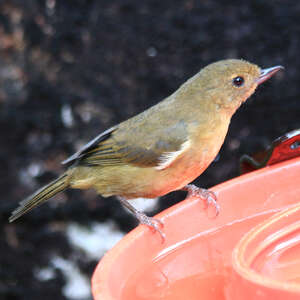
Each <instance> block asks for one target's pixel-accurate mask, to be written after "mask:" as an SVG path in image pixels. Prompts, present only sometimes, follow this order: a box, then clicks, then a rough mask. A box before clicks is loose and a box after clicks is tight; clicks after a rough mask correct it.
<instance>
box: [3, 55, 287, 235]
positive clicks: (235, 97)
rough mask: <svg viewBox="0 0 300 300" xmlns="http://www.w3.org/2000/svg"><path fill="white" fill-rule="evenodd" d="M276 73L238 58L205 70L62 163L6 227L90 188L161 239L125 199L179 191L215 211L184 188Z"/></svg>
mask: <svg viewBox="0 0 300 300" xmlns="http://www.w3.org/2000/svg"><path fill="white" fill-rule="evenodd" d="M282 68H283V67H282V66H276V67H272V68H268V69H260V68H259V67H258V66H256V65H254V64H252V63H249V62H247V61H244V60H238V59H228V60H222V61H218V62H216V63H212V64H210V65H208V66H206V67H205V68H203V69H202V70H201V71H200V72H199V73H197V74H196V75H195V76H193V77H192V78H190V79H189V80H188V81H186V82H185V83H184V84H183V85H182V86H180V88H179V89H178V90H177V91H175V92H174V93H173V94H172V95H170V96H169V97H167V98H166V99H164V100H163V101H161V102H159V103H158V104H156V105H154V106H153V107H151V108H149V109H147V110H146V111H144V112H142V113H140V114H138V115H136V116H134V117H133V118H131V119H129V120H127V121H125V122H122V123H120V124H118V125H116V126H113V127H111V128H110V129H108V130H106V131H104V132H103V133H101V134H100V135H98V136H97V137H96V138H94V139H93V140H92V141H90V142H89V143H87V144H86V145H85V146H84V147H83V148H81V149H80V150H79V151H78V152H76V153H75V154H73V155H72V156H71V157H69V158H68V159H66V160H65V161H64V162H63V164H71V166H70V167H69V168H68V169H67V171H66V172H65V173H64V174H63V175H61V176H60V177H59V178H57V179H56V180H54V181H52V182H51V183H49V184H48V185H46V186H45V187H43V188H41V189H40V190H38V191H37V192H36V193H34V194H33V195H31V196H29V197H28V198H26V199H25V200H23V201H22V202H20V205H19V207H18V208H17V209H16V210H15V211H14V212H13V213H12V216H11V217H10V219H9V221H10V222H12V221H14V220H16V219H17V218H19V217H20V216H22V215H23V214H25V213H26V212H28V211H30V210H31V209H32V208H33V207H35V206H38V205H40V204H41V203H43V202H45V201H46V200H47V199H49V198H51V197H53V196H54V195H55V194H57V193H59V192H61V191H63V190H65V189H67V188H78V189H88V188H94V189H95V190H96V191H97V192H98V193H99V194H101V195H102V196H104V197H109V196H113V195H115V196H118V197H119V199H120V200H121V203H122V204H123V205H124V206H125V207H126V208H127V209H129V210H130V211H131V212H132V213H133V214H134V215H135V216H136V217H137V218H138V220H139V221H140V223H143V224H146V225H148V226H150V227H151V228H153V229H155V230H156V231H158V232H159V233H160V234H161V236H162V237H163V238H164V233H163V232H162V231H161V229H160V227H161V225H162V223H161V221H159V220H157V219H154V218H151V217H148V216H146V215H145V214H143V213H141V212H139V211H137V210H136V209H135V208H134V207H133V206H132V205H131V204H130V203H129V202H128V201H127V200H130V199H133V198H138V197H144V198H155V197H159V196H162V195H165V194H167V193H169V192H172V191H175V190H185V191H188V192H189V194H192V195H193V196H196V197H199V198H201V199H204V200H205V202H206V204H212V207H214V208H215V210H216V213H218V211H219V207H218V205H217V203H216V197H215V195H214V194H213V193H212V192H209V191H208V190H205V189H200V188H197V187H196V186H194V185H191V184H189V183H190V182H191V181H193V180H194V179H195V178H196V177H198V176H199V175H200V174H201V173H202V172H203V171H204V170H205V169H206V168H207V167H208V166H209V164H210V163H211V162H212V161H213V160H214V158H215V157H216V155H217V154H218V152H219V149H220V147H221V146H222V144H223V141H224V139H225V136H226V134H227V131H228V126H229V123H230V120H231V117H232V115H233V114H234V113H235V111H236V110H237V109H238V108H239V107H240V105H241V104H242V103H243V102H245V101H246V99H247V98H248V97H249V96H250V95H251V94H252V93H253V92H254V91H255V89H256V87H257V86H258V85H259V84H261V83H262V82H264V81H265V80H267V79H268V78H270V77H271V76H272V75H273V74H275V73H276V72H277V71H278V70H280V69H282Z"/></svg>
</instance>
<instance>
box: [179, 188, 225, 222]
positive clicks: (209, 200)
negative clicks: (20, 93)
mask: <svg viewBox="0 0 300 300" xmlns="http://www.w3.org/2000/svg"><path fill="white" fill-rule="evenodd" d="M184 190H186V191H187V192H188V196H187V197H196V198H199V199H201V200H203V201H202V203H203V208H204V209H206V210H207V212H208V215H209V216H210V217H216V216H217V215H218V214H219V213H220V206H219V204H218V203H217V195H216V194H215V193H214V192H212V191H210V190H206V189H202V188H198V187H197V186H195V185H192V184H189V185H187V186H186V187H185V188H184Z"/></svg>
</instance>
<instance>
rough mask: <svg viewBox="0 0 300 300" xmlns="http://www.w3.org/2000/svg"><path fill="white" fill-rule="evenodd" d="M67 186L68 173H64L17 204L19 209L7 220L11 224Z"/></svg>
mask: <svg viewBox="0 0 300 300" xmlns="http://www.w3.org/2000/svg"><path fill="white" fill-rule="evenodd" d="M68 186H69V175H68V173H64V174H63V175H61V176H60V177H58V178H57V179H55V180H53V181H52V182H50V183H49V184H47V185H46V186H44V187H42V188H41V189H39V190H38V191H36V192H35V193H34V194H32V195H30V196H29V197H27V198H26V199H24V200H23V201H21V202H20V203H19V207H18V208H16V209H15V210H14V211H13V212H12V214H11V216H10V218H9V222H13V221H15V220H16V219H18V218H20V217H21V216H22V215H24V214H25V213H27V212H28V211H30V210H32V209H33V208H34V207H36V206H38V205H40V204H42V203H43V202H45V201H46V200H48V199H49V198H51V197H53V196H54V195H56V194H57V193H59V192H61V191H63V190H65V189H67V188H68Z"/></svg>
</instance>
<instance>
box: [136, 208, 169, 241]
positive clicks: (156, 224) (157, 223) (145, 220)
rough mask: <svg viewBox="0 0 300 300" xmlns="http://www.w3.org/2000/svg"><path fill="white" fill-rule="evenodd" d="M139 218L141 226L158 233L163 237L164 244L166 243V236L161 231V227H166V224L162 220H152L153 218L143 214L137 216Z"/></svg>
mask: <svg viewBox="0 0 300 300" xmlns="http://www.w3.org/2000/svg"><path fill="white" fill-rule="evenodd" d="M137 218H138V220H139V221H140V223H141V224H144V225H147V226H148V227H149V228H150V229H151V230H152V231H154V232H156V231H157V232H158V233H159V234H160V236H161V239H162V242H164V241H165V239H166V235H165V234H164V232H163V231H162V230H161V229H160V227H163V226H164V223H163V222H162V221H161V220H159V219H155V218H152V217H148V216H147V215H145V214H143V213H139V214H138V215H137Z"/></svg>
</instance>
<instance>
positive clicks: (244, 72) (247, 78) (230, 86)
mask: <svg viewBox="0 0 300 300" xmlns="http://www.w3.org/2000/svg"><path fill="white" fill-rule="evenodd" d="M280 69H283V67H282V66H276V67H272V68H268V69H260V68H259V67H258V66H257V65H255V64H252V63H249V62H247V61H245V60H239V59H227V60H221V61H218V62H215V63H212V64H210V65H208V66H207V67H205V68H203V69H202V70H201V71H200V73H199V74H198V78H197V79H196V81H195V82H194V84H199V85H201V90H202V92H203V93H204V94H206V97H205V98H206V99H207V100H208V101H213V103H215V104H216V105H217V106H219V107H220V108H225V109H229V110H233V111H235V110H236V109H237V108H238V107H239V106H240V105H241V104H242V103H243V102H244V101H246V100H247V98H248V97H249V96H250V95H251V94H252V93H253V92H254V91H255V89H256V87H257V86H258V85H259V84H261V83H262V82H264V81H266V80H267V79H269V78H270V77H272V76H273V75H274V74H275V73H276V72H277V71H279V70H280Z"/></svg>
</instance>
